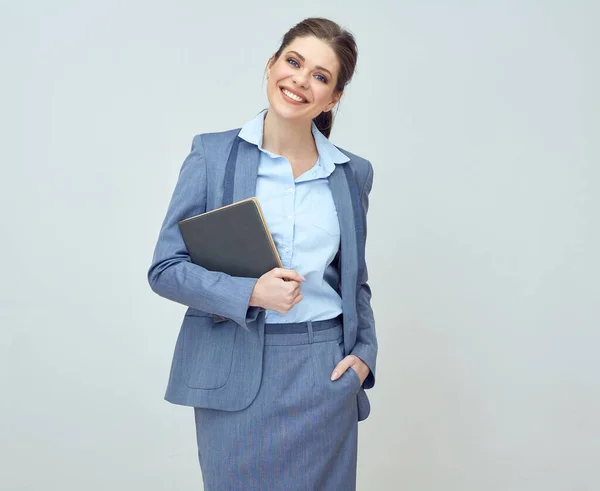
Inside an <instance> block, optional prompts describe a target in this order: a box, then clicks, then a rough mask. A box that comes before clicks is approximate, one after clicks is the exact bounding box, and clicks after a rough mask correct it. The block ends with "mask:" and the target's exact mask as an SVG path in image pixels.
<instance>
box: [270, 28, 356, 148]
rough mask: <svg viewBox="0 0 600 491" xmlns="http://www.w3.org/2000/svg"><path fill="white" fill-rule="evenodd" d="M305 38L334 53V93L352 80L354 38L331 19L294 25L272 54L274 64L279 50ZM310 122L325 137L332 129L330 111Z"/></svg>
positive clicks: (354, 57)
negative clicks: (337, 65)
mask: <svg viewBox="0 0 600 491" xmlns="http://www.w3.org/2000/svg"><path fill="white" fill-rule="evenodd" d="M308 36H314V37H316V38H317V39H320V40H321V41H323V42H325V43H327V44H329V46H331V48H332V49H333V51H334V52H335V54H336V56H337V58H338V61H339V64H340V71H339V73H338V78H337V83H336V86H335V91H336V92H342V91H343V90H344V88H345V87H346V85H347V84H348V83H349V82H350V80H351V79H352V75H354V69H355V68H356V61H357V59H358V48H357V47H356V41H355V40H354V35H353V34H352V33H351V32H350V31H347V30H345V29H342V28H341V27H340V26H339V25H338V24H336V23H335V22H333V21H332V20H329V19H325V18H322V17H310V18H308V19H304V20H303V21H302V22H300V23H299V24H296V25H295V26H294V27H292V28H291V29H290V30H289V31H288V32H286V33H285V35H284V36H283V40H282V41H281V46H279V49H278V50H277V52H276V53H275V54H274V55H273V61H277V60H278V59H279V57H280V56H281V53H283V50H284V49H285V48H286V47H288V46H289V45H290V44H291V43H292V42H293V41H294V40H295V39H296V38H299V37H308ZM313 121H314V122H315V124H316V126H317V128H318V129H319V131H320V132H321V133H323V134H324V135H325V136H326V137H327V138H329V135H330V134H331V127H332V126H333V114H332V111H328V112H322V113H321V114H319V115H318V116H317V117H316V118H314V119H313Z"/></svg>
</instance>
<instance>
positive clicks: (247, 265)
mask: <svg viewBox="0 0 600 491" xmlns="http://www.w3.org/2000/svg"><path fill="white" fill-rule="evenodd" d="M179 230H180V231H181V235H182V237H183V241H184V242H185V246H186V247H187V250H188V252H189V254H190V258H191V260H192V262H193V263H194V264H198V265H200V266H202V267H204V268H206V269H208V270H210V271H221V272H223V273H227V274H229V275H231V276H243V277H246V278H259V277H261V276H262V275H263V274H264V273H266V272H267V271H270V270H271V269H273V268H281V267H282V265H281V260H280V258H279V254H278V253H277V248H276V247H275V242H273V238H272V237H271V233H270V232H269V229H268V227H267V222H266V221H265V218H264V216H263V214H262V210H261V208H260V204H259V202H258V200H257V199H256V198H248V199H245V200H242V201H238V202H236V203H232V204H231V205H227V206H223V207H221V208H217V209H215V210H212V211H208V212H206V213H202V214H201V215H196V216H193V217H190V218H186V219H184V220H181V221H180V222H179Z"/></svg>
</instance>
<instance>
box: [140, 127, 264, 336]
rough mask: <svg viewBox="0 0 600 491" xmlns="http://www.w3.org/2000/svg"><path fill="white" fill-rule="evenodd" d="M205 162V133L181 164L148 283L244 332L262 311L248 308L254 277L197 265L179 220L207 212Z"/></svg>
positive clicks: (175, 299)
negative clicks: (225, 320)
mask: <svg viewBox="0 0 600 491" xmlns="http://www.w3.org/2000/svg"><path fill="white" fill-rule="evenodd" d="M206 188H207V176H206V159H205V156H204V148H203V143H202V135H198V136H196V137H194V140H193V143H192V150H191V152H190V154H189V155H188V157H187V158H186V159H185V161H184V162H183V165H182V167H181V170H180V172H179V178H178V180H177V184H176V186H175V190H174V192H173V195H172V197H171V202H170V203H169V208H168V210H167V215H166V217H165V219H164V221H163V224H162V227H161V229H160V233H159V236H158V242H157V244H156V248H155V250H154V257H153V259H152V264H151V266H150V269H149V271H148V282H149V283H150V286H151V288H152V290H154V291H155V292H156V293H157V294H158V295H160V296H162V297H165V298H168V299H169V300H173V301H175V302H178V303H181V304H184V305H187V306H188V307H193V308H195V309H198V310H201V311H203V312H208V313H210V314H216V315H219V316H223V317H228V318H230V319H232V320H233V321H235V322H236V323H237V324H239V325H240V326H242V327H243V328H245V329H249V328H248V325H247V323H248V322H251V321H253V320H255V319H256V316H257V314H258V311H259V308H258V307H250V308H249V307H248V305H249V302H250V296H251V294H252V290H253V288H254V285H255V283H256V281H257V280H256V278H240V277H234V276H230V275H227V274H225V273H220V272H216V271H208V270H207V269H205V268H203V267H201V266H198V265H196V264H193V263H192V262H191V260H190V257H189V254H188V251H187V249H186V247H185V243H184V242H183V238H182V237H181V233H180V231H179V226H178V222H179V220H182V219H183V218H188V217H191V216H193V215H198V214H200V213H204V212H205V211H206Z"/></svg>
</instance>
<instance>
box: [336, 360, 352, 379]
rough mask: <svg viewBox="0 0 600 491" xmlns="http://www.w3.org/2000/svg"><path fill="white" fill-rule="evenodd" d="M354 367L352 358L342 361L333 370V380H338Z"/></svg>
mask: <svg viewBox="0 0 600 491" xmlns="http://www.w3.org/2000/svg"><path fill="white" fill-rule="evenodd" d="M352 365H353V359H352V357H350V356H346V357H345V358H344V359H343V360H341V361H340V362H339V363H338V364H337V365H336V366H335V368H334V369H333V372H332V373H331V380H337V379H338V378H340V377H341V376H342V375H344V372H345V371H346V370H348V368H350V367H351V366H352Z"/></svg>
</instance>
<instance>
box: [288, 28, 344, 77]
mask: <svg viewBox="0 0 600 491" xmlns="http://www.w3.org/2000/svg"><path fill="white" fill-rule="evenodd" d="M289 51H297V52H298V53H300V54H301V55H302V56H303V57H304V58H305V60H306V61H305V63H308V64H309V65H312V66H315V65H320V66H322V67H324V68H327V69H328V70H329V71H331V73H333V74H334V75H335V74H337V73H338V70H339V62H338V59H337V56H336V54H335V51H333V49H332V48H331V46H329V45H328V44H327V43H325V42H323V41H321V40H320V39H317V38H316V37H314V36H309V37H301V38H296V39H294V40H293V41H292V42H291V43H290V44H289V45H288V46H287V47H286V48H285V50H284V53H287V52H289Z"/></svg>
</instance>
